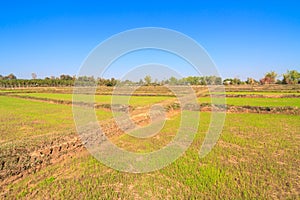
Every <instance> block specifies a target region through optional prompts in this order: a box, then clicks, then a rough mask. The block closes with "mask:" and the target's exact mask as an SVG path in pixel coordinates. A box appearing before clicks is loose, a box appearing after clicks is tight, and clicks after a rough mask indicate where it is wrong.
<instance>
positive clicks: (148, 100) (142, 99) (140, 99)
mask: <svg viewBox="0 0 300 200" xmlns="http://www.w3.org/2000/svg"><path fill="white" fill-rule="evenodd" d="M18 95H20V96H28V97H36V98H47V99H56V100H67V101H72V95H73V94H53V93H20V94H18ZM115 98H116V103H118V102H121V103H123V102H125V100H127V99H128V97H127V96H116V97H115ZM170 98H171V97H166V96H132V97H131V98H130V101H129V105H132V106H146V105H150V104H154V103H158V102H161V101H163V100H167V99H170ZM95 102H97V103H102V104H110V103H111V102H112V96H111V95H95Z"/></svg>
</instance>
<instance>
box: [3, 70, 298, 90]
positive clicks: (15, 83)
mask: <svg viewBox="0 0 300 200" xmlns="http://www.w3.org/2000/svg"><path fill="white" fill-rule="evenodd" d="M277 78H278V74H277V73H276V72H274V71H271V72H268V73H266V74H265V75H264V77H263V78H261V79H260V80H255V79H253V78H247V80H245V81H242V80H240V79H239V78H226V79H224V80H222V78H221V77H217V76H202V77H200V76H188V77H184V78H176V77H170V78H169V79H167V80H161V81H158V80H154V81H153V80H152V77H151V76H149V75H147V76H145V77H144V78H143V79H140V80H139V81H131V80H125V81H120V80H117V79H115V78H110V79H105V78H95V77H93V76H81V77H76V76H70V75H65V74H62V75H60V76H59V77H54V76H51V77H46V78H44V79H38V78H37V75H36V74H35V73H32V78H31V79H18V78H17V77H16V76H15V75H14V74H12V73H11V74H9V75H7V76H2V75H0V87H2V88H18V87H68V86H74V85H75V83H76V84H78V85H82V86H88V85H95V84H97V85H98V86H115V85H117V84H121V85H146V86H150V85H154V86H156V85H167V84H168V85H222V84H224V85H243V84H249V85H255V84H257V85H258V84H300V73H299V72H298V71H297V70H288V71H287V72H286V73H284V74H283V75H282V79H277Z"/></svg>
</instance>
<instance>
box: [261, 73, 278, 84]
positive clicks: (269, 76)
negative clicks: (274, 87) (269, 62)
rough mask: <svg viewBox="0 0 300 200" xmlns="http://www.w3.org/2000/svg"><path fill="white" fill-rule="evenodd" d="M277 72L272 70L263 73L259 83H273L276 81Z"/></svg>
mask: <svg viewBox="0 0 300 200" xmlns="http://www.w3.org/2000/svg"><path fill="white" fill-rule="evenodd" d="M277 76H278V75H277V73H276V72H274V71H271V72H268V73H266V74H265V77H264V78H262V79H260V83H261V84H274V83H276V78H277Z"/></svg>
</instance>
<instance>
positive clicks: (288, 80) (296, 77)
mask: <svg viewBox="0 0 300 200" xmlns="http://www.w3.org/2000/svg"><path fill="white" fill-rule="evenodd" d="M282 82H283V83H284V84H298V83H299V82H300V73H299V72H298V71H297V70H291V71H289V70H288V71H287V73H286V74H283V80H282Z"/></svg>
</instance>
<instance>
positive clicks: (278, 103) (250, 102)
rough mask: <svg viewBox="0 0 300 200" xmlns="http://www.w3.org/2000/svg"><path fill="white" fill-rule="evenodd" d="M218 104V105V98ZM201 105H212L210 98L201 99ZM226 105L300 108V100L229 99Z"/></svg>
mask: <svg viewBox="0 0 300 200" xmlns="http://www.w3.org/2000/svg"><path fill="white" fill-rule="evenodd" d="M215 99H216V102H215V103H216V104H218V98H215ZM198 101H199V102H200V103H211V98H210V97H200V98H199V99H198ZM226 104H228V105H234V106H262V107H285V106H291V107H300V100H299V99H298V98H236V97H227V98H226Z"/></svg>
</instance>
